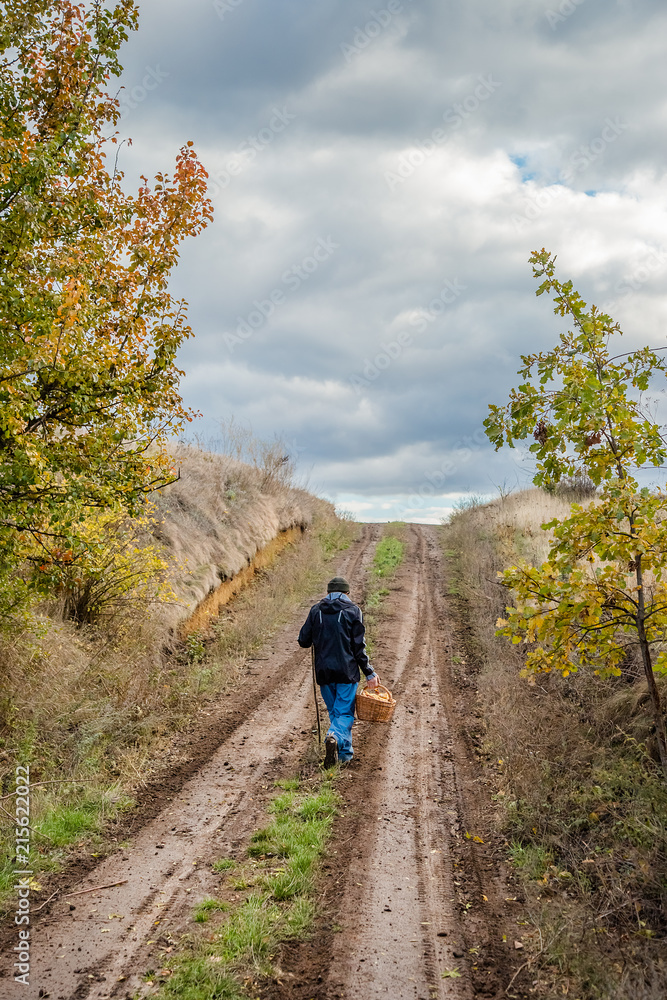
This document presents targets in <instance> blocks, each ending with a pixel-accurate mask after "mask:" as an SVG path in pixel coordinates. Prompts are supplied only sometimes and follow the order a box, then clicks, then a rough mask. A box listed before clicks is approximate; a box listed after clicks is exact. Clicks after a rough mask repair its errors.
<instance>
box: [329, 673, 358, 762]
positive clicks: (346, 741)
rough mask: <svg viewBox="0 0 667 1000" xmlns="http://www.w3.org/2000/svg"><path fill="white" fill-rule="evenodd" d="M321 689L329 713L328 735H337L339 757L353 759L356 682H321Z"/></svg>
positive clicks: (340, 758)
mask: <svg viewBox="0 0 667 1000" xmlns="http://www.w3.org/2000/svg"><path fill="white" fill-rule="evenodd" d="M320 691H321V692H322V698H323V699H324V704H325V705H326V706H327V711H328V713H329V730H328V732H327V736H335V737H336V742H337V743H338V759H339V760H351V759H352V757H353V756H354V750H353V749H352V725H353V723H354V699H355V696H356V693H357V685H356V684H321V685H320Z"/></svg>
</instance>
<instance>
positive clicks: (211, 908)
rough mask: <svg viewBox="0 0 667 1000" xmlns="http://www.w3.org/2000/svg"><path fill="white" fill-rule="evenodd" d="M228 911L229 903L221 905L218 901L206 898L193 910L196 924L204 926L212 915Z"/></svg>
mask: <svg viewBox="0 0 667 1000" xmlns="http://www.w3.org/2000/svg"><path fill="white" fill-rule="evenodd" d="M228 909H229V903H223V902H221V901H220V900H219V899H213V898H212V897H210V896H209V897H208V898H206V899H202V901H201V903H199V904H198V905H197V908H196V910H195V920H196V922H197V923H198V924H204V923H206V921H207V920H208V919H209V918H210V916H211V914H212V913H217V912H218V911H220V912H223V913H224V912H225V911H226V910H228Z"/></svg>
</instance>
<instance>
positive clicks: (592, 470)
mask: <svg viewBox="0 0 667 1000" xmlns="http://www.w3.org/2000/svg"><path fill="white" fill-rule="evenodd" d="M531 263H532V264H533V273H534V274H535V276H536V277H538V278H541V279H542V281H541V284H540V286H539V288H538V291H537V294H538V295H541V294H543V293H544V292H550V293H551V294H553V295H554V299H555V303H556V306H555V312H556V314H557V315H560V316H570V317H571V318H572V320H573V323H574V327H575V329H574V331H573V332H568V333H567V334H562V335H561V337H560V344H559V345H558V346H557V347H555V348H554V349H553V350H552V351H549V352H547V353H545V354H535V355H530V356H527V357H523V358H522V361H523V367H522V369H521V370H520V375H521V376H522V378H523V379H524V381H523V382H522V384H521V385H520V386H519V388H518V389H513V390H512V392H511V393H510V401H509V403H508V404H507V405H506V406H505V407H503V408H501V407H497V406H491V407H490V411H491V414H490V416H489V418H488V419H487V420H486V421H485V426H486V432H487V435H488V436H489V438H490V439H491V441H492V442H493V443H494V444H495V446H496V449H497V448H499V447H501V446H502V445H503V444H505V443H507V444H509V445H510V446H511V447H513V446H514V443H515V441H517V440H524V439H526V438H528V437H531V436H532V437H533V438H534V442H533V444H531V446H530V450H531V451H532V452H533V453H534V454H535V457H536V459H537V472H536V475H535V477H534V482H535V483H536V484H537V485H540V486H547V487H548V486H553V485H554V484H556V483H558V482H559V481H560V480H561V479H562V478H563V477H565V476H572V475H575V476H576V475H581V474H582V473H585V474H586V475H587V476H589V477H590V479H592V481H593V482H594V483H595V484H596V486H598V487H600V489H599V493H598V495H597V496H596V497H595V498H594V499H593V500H592V501H591V503H590V504H587V505H578V504H574V505H573V507H572V514H571V516H570V517H568V518H566V519H565V520H564V521H561V522H559V521H551V522H549V523H548V524H545V525H543V527H544V528H545V529H553V533H554V539H553V542H552V544H551V547H550V551H549V556H548V559H547V561H546V562H545V563H544V564H543V565H542V566H541V567H539V568H535V567H533V566H529V565H519V566H513V567H511V568H510V569H508V570H507V571H506V572H505V573H504V574H501V576H502V579H503V582H504V584H505V585H506V586H507V587H508V588H509V589H510V591H511V593H512V596H513V599H514V604H513V606H511V607H509V608H508V609H507V617H506V618H504V619H500V620H499V622H498V633H497V634H499V635H503V636H506V637H508V638H510V639H511V641H512V642H513V643H516V644H519V643H523V644H525V645H527V646H528V647H529V648H528V650H527V654H526V673H527V674H531V673H539V672H549V671H552V670H558V671H560V672H561V673H562V674H563V675H564V676H567V675H568V674H569V673H571V672H573V671H576V670H578V669H579V668H585V667H589V668H592V669H593V670H594V671H595V673H597V674H599V675H610V674H619V673H620V668H619V664H620V663H621V662H622V661H623V659H624V658H625V656H626V655H627V652H628V649H629V648H630V647H632V646H635V647H638V648H639V651H640V654H641V660H642V664H643V667H644V673H645V676H646V681H647V684H648V691H649V696H650V701H651V706H652V711H653V720H654V723H655V731H656V738H657V743H658V749H659V754H660V760H661V764H662V768H663V771H664V773H665V776H666V777H667V733H666V730H665V719H664V714H663V710H662V705H661V699H660V693H659V689H658V687H657V685H656V680H655V674H656V673H664V672H667V580H665V579H664V575H665V573H666V571H667V493H666V492H665V491H662V490H649V489H648V488H641V489H640V488H639V485H638V483H637V481H636V479H635V478H634V475H633V473H634V474H636V470H637V469H638V468H639V467H642V466H645V465H647V464H648V465H649V466H655V467H658V466H662V465H664V464H665V458H666V457H667V445H666V443H665V440H664V439H663V436H662V433H661V428H660V427H659V426H658V425H657V424H656V423H655V421H654V420H653V419H651V417H650V415H649V414H648V413H647V412H646V411H645V408H644V406H643V400H642V393H644V392H645V391H646V390H647V389H648V388H649V385H650V383H651V380H652V379H653V378H654V377H655V376H656V375H658V376H661V375H665V374H667V363H666V361H665V359H664V358H663V357H662V356H661V355H660V354H658V353H657V352H656V351H653V350H651V349H650V348H648V347H646V348H642V349H640V350H638V351H632V352H628V353H616V354H612V346H611V345H612V343H613V338H614V337H615V336H616V335H620V333H621V330H620V328H619V326H618V324H616V323H614V322H613V321H612V319H611V317H609V316H608V315H606V314H604V313H601V312H599V311H598V310H597V309H596V308H595V306H593V307H592V308H591V309H590V310H588V311H587V308H586V303H585V302H584V301H583V300H582V298H581V296H580V295H579V294H578V292H576V291H575V290H574V289H573V286H572V282H571V281H567V282H560V281H559V280H558V279H557V278H556V272H555V257H553V256H552V255H551V254H549V253H548V252H547V251H546V250H542V251H540V252H535V253H534V254H533V255H532V257H531Z"/></svg>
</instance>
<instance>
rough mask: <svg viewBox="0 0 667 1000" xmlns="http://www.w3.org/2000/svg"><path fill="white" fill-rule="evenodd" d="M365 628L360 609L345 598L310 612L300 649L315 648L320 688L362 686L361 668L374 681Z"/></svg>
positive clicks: (325, 602) (327, 601)
mask: <svg viewBox="0 0 667 1000" xmlns="http://www.w3.org/2000/svg"><path fill="white" fill-rule="evenodd" d="M365 632H366V630H365V628H364V623H363V618H362V615H361V611H360V609H359V608H358V607H357V605H356V604H353V603H352V601H351V600H350V598H349V597H346V596H345V595H341V596H336V597H334V598H333V600H332V599H331V598H330V597H325V598H324V600H322V601H318V603H317V604H314V605H313V607H312V608H311V609H310V612H309V614H308V617H307V618H306V621H305V623H304V626H303V628H302V629H301V631H300V632H299V645H300V646H303V648H304V649H310V647H311V646H313V645H314V646H315V676H316V678H317V683H318V684H358V683H359V680H360V674H359V668H361V669H362V670H363V672H364V674H365V675H366V677H370V675H371V674H372V673H373V668H372V667H371V665H370V663H369V662H368V653H367V652H366V642H365V639H364V635H365Z"/></svg>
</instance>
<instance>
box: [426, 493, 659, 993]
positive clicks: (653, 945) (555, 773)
mask: <svg viewBox="0 0 667 1000" xmlns="http://www.w3.org/2000/svg"><path fill="white" fill-rule="evenodd" d="M567 509H568V506H567V503H566V502H565V501H564V500H563V499H562V498H559V497H554V496H550V495H547V494H544V493H542V492H541V491H538V490H530V491H527V492H526V493H523V494H516V495H513V496H510V497H507V498H505V499H504V500H500V501H496V502H495V503H492V504H487V505H484V506H479V507H475V508H474V509H470V510H466V511H461V512H459V513H457V514H455V515H454V517H453V518H452V520H451V523H450V524H449V525H448V526H447V527H445V528H444V544H445V547H446V549H447V550H448V554H449V556H450V560H451V565H452V568H453V570H454V577H455V584H454V587H453V590H454V591H455V592H456V593H457V594H458V598H459V600H460V608H461V616H462V619H463V620H464V621H465V622H466V623H467V625H468V627H469V630H470V631H469V636H470V645H471V652H472V654H473V656H472V657H471V659H474V660H475V661H476V662H477V663H478V664H480V669H479V675H478V678H477V681H478V687H479V693H480V698H481V702H482V706H483V711H484V717H485V724H486V743H485V748H484V749H485V752H486V755H487V759H488V761H489V766H490V767H493V768H494V769H495V772H496V775H495V782H496V787H497V796H498V802H499V804H501V805H502V807H503V808H502V816H503V822H504V826H505V833H506V836H507V838H508V841H509V842H510V844H511V848H510V851H511V856H512V858H513V860H514V863H515V865H516V866H517V867H518V869H519V870H520V871H521V872H522V873H523V874H524V876H525V878H526V883H527V890H528V899H529V904H530V909H531V913H532V917H533V919H534V922H535V923H536V924H537V925H538V926H539V928H540V931H541V933H542V938H543V940H544V941H545V942H547V943H548V947H547V948H546V949H545V952H544V956H543V960H544V962H545V963H546V964H543V967H542V971H541V973H540V977H539V978H540V986H539V988H537V989H536V992H537V995H543V996H545V995H546V996H555V995H559V996H560V995H561V992H560V990H561V989H567V990H569V993H570V995H574V996H577V997H581V998H584V997H586V998H599V1000H603V998H604V1000H607V998H617V1000H621V998H624V997H628V998H630V997H632V998H634V997H641V998H646V1000H653V998H655V1000H657V998H658V997H662V996H664V995H665V994H666V993H667V969H665V966H664V939H665V934H666V932H667V921H666V920H665V901H666V899H667V788H666V787H665V785H664V782H663V781H662V779H661V777H660V772H659V768H658V767H657V764H656V761H657V748H656V747H655V746H654V740H653V736H652V721H651V717H650V713H649V712H648V707H647V705H646V687H645V682H644V681H643V679H642V678H641V676H639V675H638V674H637V672H635V671H632V670H627V671H625V672H624V676H623V677H621V678H614V679H611V680H608V681H601V680H599V679H597V678H595V677H593V676H589V675H585V674H581V675H579V674H574V675H570V677H569V678H567V679H566V680H563V679H561V678H558V677H551V676H543V677H541V678H538V679H537V683H536V684H535V685H534V686H531V685H529V684H528V683H527V682H526V681H525V680H523V679H522V678H521V677H520V676H519V671H520V669H521V666H522V661H521V658H520V655H519V654H518V653H517V652H516V649H515V648H514V647H512V646H511V645H510V644H509V643H507V641H506V640H504V639H497V638H496V637H495V620H496V618H497V617H498V616H499V615H501V614H502V613H503V609H504V606H505V604H506V601H507V596H506V593H505V591H504V589H503V588H502V587H500V586H499V585H498V584H497V582H496V574H497V572H498V571H499V570H502V569H504V568H506V567H507V566H508V565H510V564H511V563H512V562H515V561H517V559H519V558H523V559H526V560H528V561H529V562H532V563H534V564H536V565H537V564H539V563H541V562H542V561H543V560H544V557H545V554H546V551H547V547H548V536H547V533H546V532H544V531H543V530H542V529H541V528H540V524H541V522H542V521H543V520H550V519H551V518H553V517H561V516H563V514H566V513H567ZM556 982H558V983H559V986H558V992H556V986H555V983H556Z"/></svg>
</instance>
